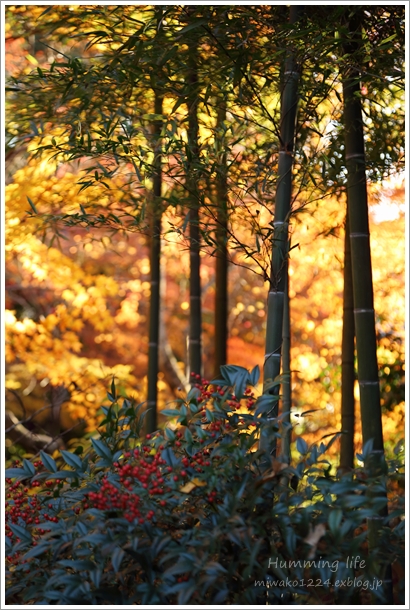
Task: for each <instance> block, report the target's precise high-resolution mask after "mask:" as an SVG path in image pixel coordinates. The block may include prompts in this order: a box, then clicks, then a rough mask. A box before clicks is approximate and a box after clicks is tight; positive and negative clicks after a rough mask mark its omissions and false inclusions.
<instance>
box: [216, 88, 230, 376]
mask: <svg viewBox="0 0 410 610" xmlns="http://www.w3.org/2000/svg"><path fill="white" fill-rule="evenodd" d="M219 103H220V106H219V107H218V116H217V126H216V131H217V136H216V137H218V136H219V138H220V144H221V151H220V152H221V159H220V160H219V161H218V176H217V180H216V198H217V201H216V206H217V218H216V221H217V225H216V246H217V250H216V260H215V360H214V375H215V377H216V378H219V377H220V369H221V366H222V365H224V364H226V363H227V341H228V247H227V241H228V240H227V228H228V184H227V172H228V169H227V165H226V152H225V151H224V146H225V142H224V137H223V124H224V121H225V120H226V102H225V100H220V102H219Z"/></svg>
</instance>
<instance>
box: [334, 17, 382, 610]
mask: <svg viewBox="0 0 410 610" xmlns="http://www.w3.org/2000/svg"><path fill="white" fill-rule="evenodd" d="M348 29H349V38H348V41H347V42H346V44H345V45H344V54H345V55H344V64H343V104H344V108H343V114H344V135H345V160H346V167H347V206H348V212H349V230H350V247H351V257H352V277H353V301H354V324H355V332H356V350H357V369H358V380H359V389H360V413H361V420H362V435H363V443H364V445H366V443H368V442H369V443H372V448H371V450H370V451H369V453H368V454H367V456H365V465H366V467H367V468H368V469H369V472H370V475H377V474H380V473H382V472H383V471H384V469H385V462H384V445H383V428H382V414H381V405H380V386H379V375H378V366H377V344H376V326H375V312H374V304H373V279H372V264H371V256H370V230H369V214H368V204H367V184H366V159H365V145H364V133H363V117H362V102H361V90H360V72H359V69H358V64H359V65H360V55H361V52H362V51H363V45H362V30H361V20H360V18H359V13H356V14H354V15H353V17H352V18H351V19H350V20H349V21H348ZM346 55H350V57H351V59H350V61H349V60H346ZM369 494H370V495H371V496H378V497H379V498H383V499H384V500H385V502H386V504H385V506H384V507H383V508H382V509H381V510H380V511H379V513H378V515H375V516H374V517H371V518H369V520H368V532H369V534H368V536H369V548H370V549H372V548H378V541H379V535H380V528H381V525H382V522H383V519H384V518H385V517H386V516H387V495H386V492H383V491H380V490H375V489H373V487H372V485H371V483H370V485H369ZM382 576H383V592H384V595H385V598H386V603H388V604H389V603H390V604H392V603H393V599H392V580H391V566H387V567H386V569H385V571H384V574H383V575H382Z"/></svg>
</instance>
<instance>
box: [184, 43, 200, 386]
mask: <svg viewBox="0 0 410 610" xmlns="http://www.w3.org/2000/svg"><path fill="white" fill-rule="evenodd" d="M196 55H197V49H196V47H195V45H194V43H193V42H190V43H189V50H188V83H189V87H190V91H189V95H188V100H187V104H188V147H187V158H188V163H187V186H188V195H189V200H190V201H189V263H190V282H189V305H190V309H189V346H188V354H189V365H188V368H189V373H190V374H192V373H196V374H199V375H200V374H201V373H202V366H201V365H202V354H201V327H202V312H201V276H200V270H201V261H200V257H199V252H200V247H201V243H200V242H201V240H200V231H199V206H200V200H199V189H198V185H197V181H196V169H197V168H196V166H197V164H198V160H199V147H198V69H197V62H196Z"/></svg>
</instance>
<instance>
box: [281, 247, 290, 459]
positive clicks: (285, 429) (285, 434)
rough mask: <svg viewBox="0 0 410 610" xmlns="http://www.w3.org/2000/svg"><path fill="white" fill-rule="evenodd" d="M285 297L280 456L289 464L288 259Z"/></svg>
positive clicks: (287, 263)
mask: <svg viewBox="0 0 410 610" xmlns="http://www.w3.org/2000/svg"><path fill="white" fill-rule="evenodd" d="M286 267H287V269H286V276H285V291H284V292H285V295H284V301H283V331H282V337H283V339H282V340H283V345H282V375H283V381H282V413H281V422H282V448H281V454H282V458H283V460H284V461H286V462H287V463H288V464H290V461H291V453H290V443H291V434H292V426H291V423H290V412H291V407H292V380H291V375H290V345H291V342H290V301H289V273H288V271H289V259H288V260H287V262H286Z"/></svg>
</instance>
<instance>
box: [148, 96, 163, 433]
mask: <svg viewBox="0 0 410 610" xmlns="http://www.w3.org/2000/svg"><path fill="white" fill-rule="evenodd" d="M154 96H155V99H154V112H155V114H156V115H162V111H163V96H162V94H161V93H159V92H158V91H157V90H155V91H154ZM161 129H162V122H161V120H155V121H154V124H153V145H154V146H153V148H154V162H153V166H154V175H153V189H152V201H151V209H150V214H151V219H150V221H151V231H150V234H151V235H150V237H151V245H150V273H151V278H150V287H151V294H150V313H149V338H148V400H147V414H146V418H145V426H146V430H147V432H154V431H155V430H156V429H157V395H158V390H157V380H158V362H159V328H160V320H159V316H160V309H161V307H160V305H161V300H160V280H161V216H162V201H161V195H162V168H161V163H162V156H161V139H160V134H161Z"/></svg>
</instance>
